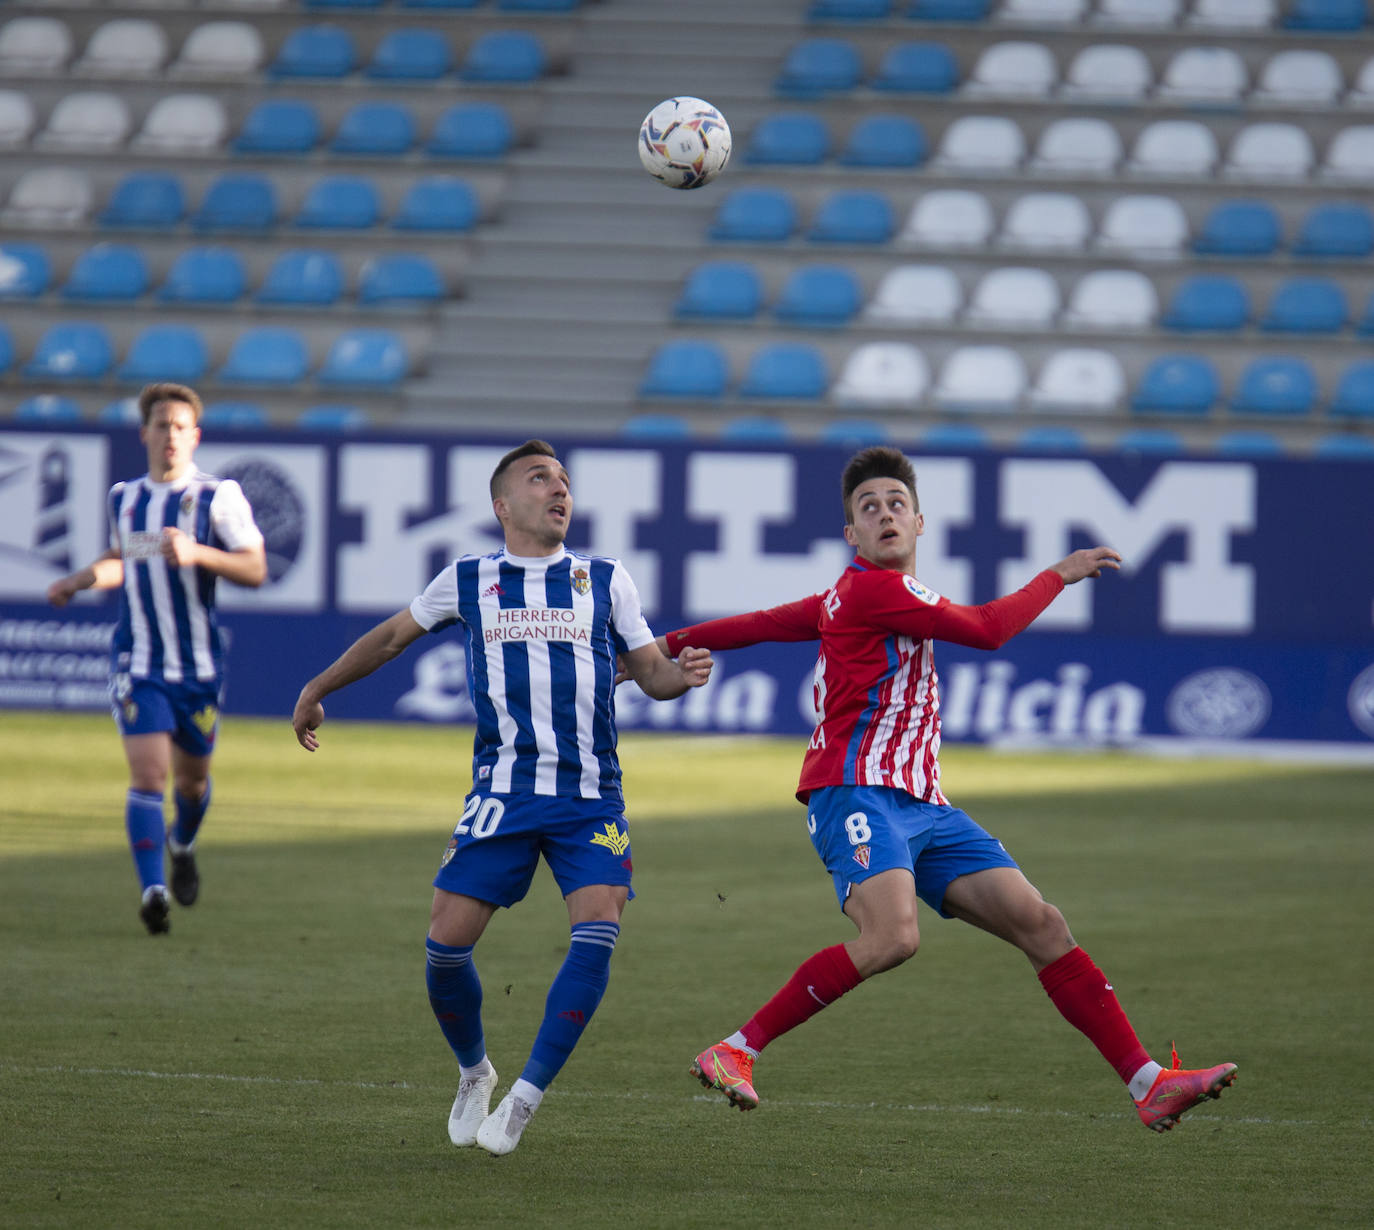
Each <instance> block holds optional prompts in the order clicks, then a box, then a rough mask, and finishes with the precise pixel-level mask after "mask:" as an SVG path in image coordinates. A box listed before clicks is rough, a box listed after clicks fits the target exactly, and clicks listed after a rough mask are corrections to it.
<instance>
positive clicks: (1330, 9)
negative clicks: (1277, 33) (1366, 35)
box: [1282, 0, 1367, 31]
mask: <svg viewBox="0 0 1374 1230" xmlns="http://www.w3.org/2000/svg"><path fill="white" fill-rule="evenodd" d="M1366 19H1367V14H1366V12H1365V0H1293V4H1292V6H1291V7H1290V8H1289V9H1288V11H1287V12H1286V13H1285V14H1284V17H1283V22H1282V24H1283V26H1284V28H1285V29H1288V30H1324V31H1334V30H1359V29H1362V28H1363V27H1364V25H1365V23H1366Z"/></svg>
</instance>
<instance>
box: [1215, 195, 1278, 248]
mask: <svg viewBox="0 0 1374 1230" xmlns="http://www.w3.org/2000/svg"><path fill="white" fill-rule="evenodd" d="M1282 239H1283V223H1282V222H1280V221H1279V215H1278V211H1277V210H1276V209H1275V208H1274V207H1273V206H1272V205H1271V204H1270V203H1269V202H1268V201H1223V202H1221V204H1219V205H1216V206H1214V207H1213V208H1212V209H1211V210H1210V211H1209V212H1208V214H1207V216H1206V217H1205V218H1204V219H1203V220H1202V225H1201V227H1199V228H1198V233H1197V238H1196V239H1194V240H1193V251H1194V252H1198V253H1200V254H1202V255H1205V256H1271V255H1272V254H1273V253H1274V252H1276V251H1278V248H1279V244H1280V243H1281V242H1282Z"/></svg>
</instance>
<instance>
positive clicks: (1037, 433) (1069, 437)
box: [1016, 423, 1088, 453]
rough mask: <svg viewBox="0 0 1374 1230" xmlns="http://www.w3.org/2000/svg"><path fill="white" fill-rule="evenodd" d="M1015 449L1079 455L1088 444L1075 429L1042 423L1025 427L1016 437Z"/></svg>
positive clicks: (1027, 451) (1029, 451)
mask: <svg viewBox="0 0 1374 1230" xmlns="http://www.w3.org/2000/svg"><path fill="white" fill-rule="evenodd" d="M1016 447H1017V449H1019V450H1020V451H1022V452H1026V453H1081V452H1083V450H1084V449H1086V448H1087V447H1088V442H1087V440H1085V439H1084V438H1083V433H1082V432H1081V431H1079V430H1078V428H1076V427H1057V426H1055V425H1053V424H1050V423H1042V424H1040V425H1038V426H1036V427H1027V428H1026V430H1025V431H1023V432H1022V433H1021V434H1020V435H1019V436H1017V438H1016Z"/></svg>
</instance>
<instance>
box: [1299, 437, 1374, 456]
mask: <svg viewBox="0 0 1374 1230" xmlns="http://www.w3.org/2000/svg"><path fill="white" fill-rule="evenodd" d="M1312 455H1313V456H1314V457H1321V458H1325V459H1329V460H1333V461H1370V460H1374V439H1370V438H1369V437H1368V436H1357V435H1353V434H1351V433H1349V432H1339V433H1337V434H1335V435H1329V436H1323V437H1322V438H1321V439H1320V440H1318V441H1317V445H1316V448H1314V449H1313V450H1312Z"/></svg>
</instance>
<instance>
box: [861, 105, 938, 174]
mask: <svg viewBox="0 0 1374 1230" xmlns="http://www.w3.org/2000/svg"><path fill="white" fill-rule="evenodd" d="M928 152H929V150H928V146H927V144H926V134H925V131H924V130H923V129H922V128H921V126H920V124H918V123H917V122H916V121H915V120H913V119H909V118H908V117H907V116H905V115H866V116H864V118H863V119H861V120H860V121H859V122H858V123H857V124H855V125H854V127H853V128H852V129H851V130H850V133H849V140H848V141H846V142H845V147H844V150H843V151H842V152H841V153H840V162H841V163H843V164H844V165H845V166H851V167H914V166H919V165H920V164H921V163H923V162H924V161H925V160H926V154H927V153H928Z"/></svg>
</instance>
